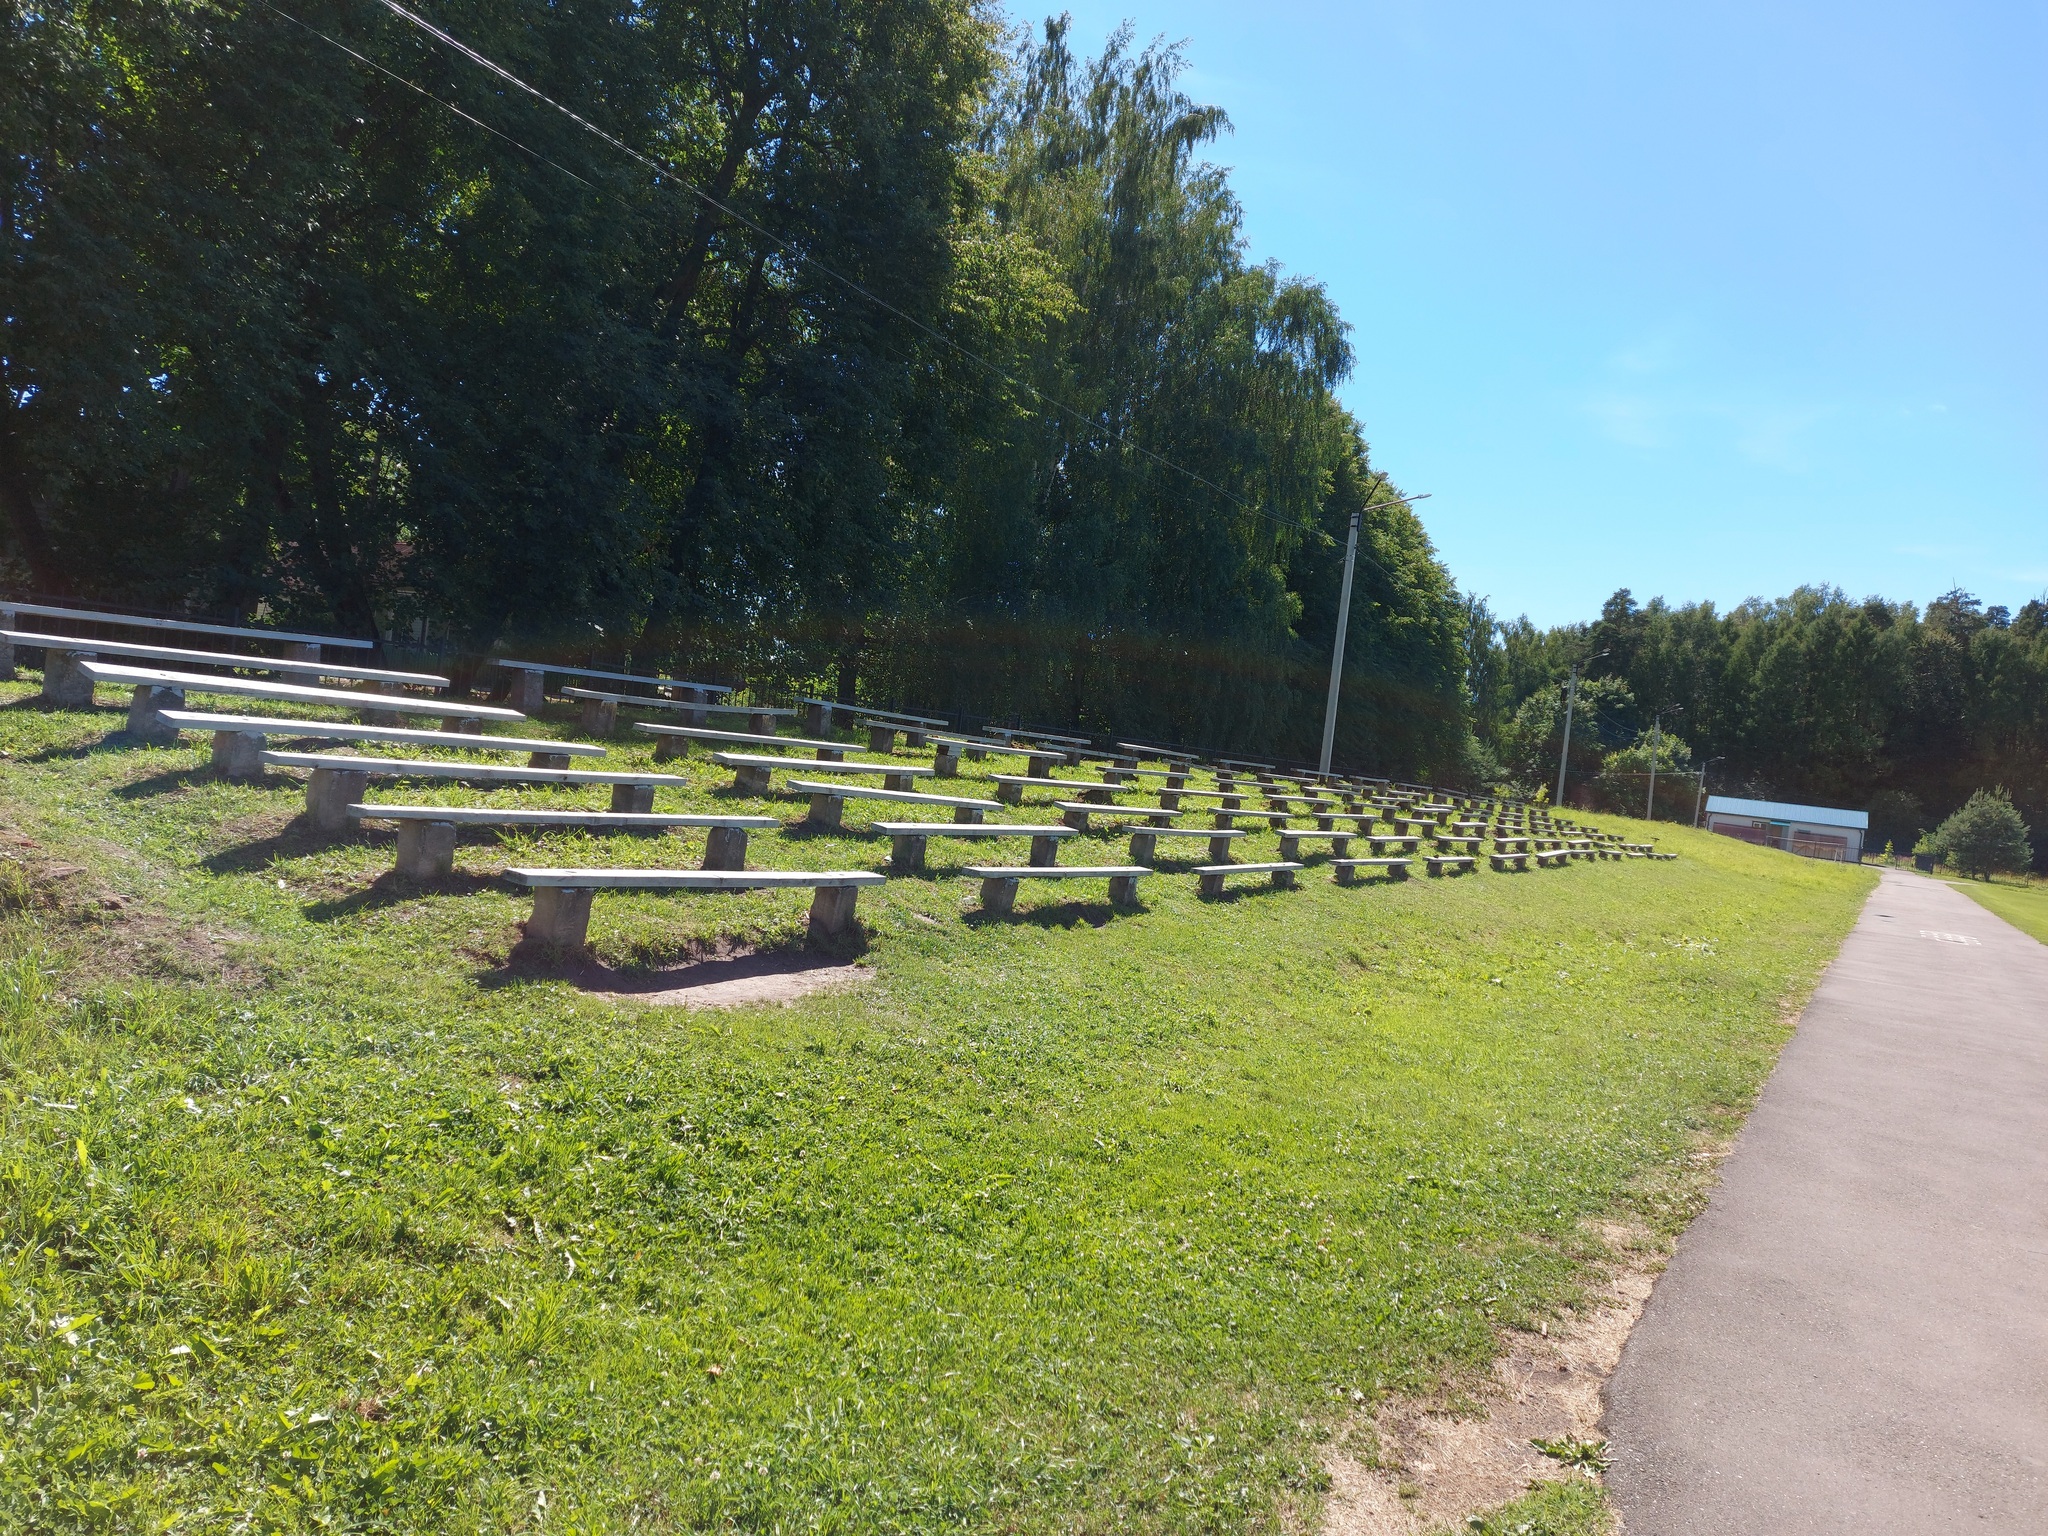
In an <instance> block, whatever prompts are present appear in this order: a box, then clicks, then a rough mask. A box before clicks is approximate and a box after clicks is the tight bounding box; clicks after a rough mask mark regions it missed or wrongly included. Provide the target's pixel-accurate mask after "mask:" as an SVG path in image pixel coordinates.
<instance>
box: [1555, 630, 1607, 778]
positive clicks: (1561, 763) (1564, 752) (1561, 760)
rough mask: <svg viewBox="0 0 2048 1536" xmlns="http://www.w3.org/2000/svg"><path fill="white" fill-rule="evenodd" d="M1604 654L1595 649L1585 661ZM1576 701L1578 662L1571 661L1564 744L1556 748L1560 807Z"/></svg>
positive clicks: (1565, 699)
mask: <svg viewBox="0 0 2048 1536" xmlns="http://www.w3.org/2000/svg"><path fill="white" fill-rule="evenodd" d="M1606 654H1607V653H1606V652H1605V651H1595V652H1594V653H1593V654H1592V655H1591V656H1588V657H1587V658H1586V660H1587V661H1598V660H1599V659H1600V658H1601V657H1602V656H1605V655H1606ZM1578 702H1579V663H1578V662H1576V661H1575V662H1573V663H1572V675H1571V681H1570V682H1569V683H1568V684H1566V686H1565V695H1564V746H1563V747H1562V748H1560V749H1559V750H1558V754H1557V801H1556V803H1557V804H1558V805H1559V806H1560V807H1561V806H1563V804H1564V767H1565V764H1566V763H1567V762H1569V761H1570V760H1571V755H1572V710H1573V708H1574V707H1575V706H1576V705H1577V704H1578Z"/></svg>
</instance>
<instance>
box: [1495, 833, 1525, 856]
mask: <svg viewBox="0 0 2048 1536" xmlns="http://www.w3.org/2000/svg"><path fill="white" fill-rule="evenodd" d="M1529 842H1530V840H1529V839H1528V838H1526V837H1520V836H1517V835H1514V834H1512V833H1510V834H1508V835H1506V836H1503V835H1501V834H1500V833H1498V832H1496V833H1495V834H1494V835H1493V846H1494V849H1495V851H1496V852H1499V853H1527V852H1528V851H1529Z"/></svg>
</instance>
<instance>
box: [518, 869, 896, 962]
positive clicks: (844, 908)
mask: <svg viewBox="0 0 2048 1536" xmlns="http://www.w3.org/2000/svg"><path fill="white" fill-rule="evenodd" d="M505 878H506V879H507V880H510V881H511V882H512V883H513V884H515V885H523V886H525V887H527V888H528V889H529V890H531V891H532V892H533V916H532V917H530V918H528V919H527V922H526V936H527V937H528V938H529V939H534V940H536V941H538V942H540V943H543V944H562V945H567V946H569V947H571V948H577V947H581V945H582V944H583V942H584V940H585V938H586V937H587V936H588V935H589V932H590V903H591V898H592V897H594V896H595V895H596V894H597V893H598V892H599V891H782V890H814V891H816V892H817V895H816V896H814V897H813V898H812V899H811V936H812V937H813V938H818V937H822V936H825V935H829V934H835V933H839V932H841V931H842V930H843V929H845V928H846V926H847V925H848V924H849V923H851V922H852V921H853V904H854V900H855V898H856V897H857V896H858V894H859V892H860V888H861V887H862V886H864V885H881V884H882V883H883V882H884V880H885V879H886V878H887V877H886V876H884V875H881V874H878V873H877V872H875V871H874V870H871V869H821V870H795V869H508V870H506V871H505Z"/></svg>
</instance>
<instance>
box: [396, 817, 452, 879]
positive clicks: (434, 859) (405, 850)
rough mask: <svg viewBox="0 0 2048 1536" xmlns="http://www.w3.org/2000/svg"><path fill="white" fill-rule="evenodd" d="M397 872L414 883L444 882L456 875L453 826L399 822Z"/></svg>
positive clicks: (450, 824) (427, 822) (449, 824)
mask: <svg viewBox="0 0 2048 1536" xmlns="http://www.w3.org/2000/svg"><path fill="white" fill-rule="evenodd" d="M398 872H399V873H400V874H401V875H405V876H408V877H409V878H411V879H414V880H445V879H447V878H448V877H449V876H450V875H452V874H454V873H455V823H454V822H452V821H401V822H400V823H399V824H398Z"/></svg>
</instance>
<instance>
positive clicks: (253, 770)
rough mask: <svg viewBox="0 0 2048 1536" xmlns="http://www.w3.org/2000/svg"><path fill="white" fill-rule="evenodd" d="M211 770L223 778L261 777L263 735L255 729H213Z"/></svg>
mask: <svg viewBox="0 0 2048 1536" xmlns="http://www.w3.org/2000/svg"><path fill="white" fill-rule="evenodd" d="M213 771H214V772H215V773H217V774H219V775H220V776H221V777H222V778H224V779H260V778H262V777H263V737H262V736H261V735H259V734H258V733H256V732H255V731H215V732H214V733H213Z"/></svg>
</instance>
